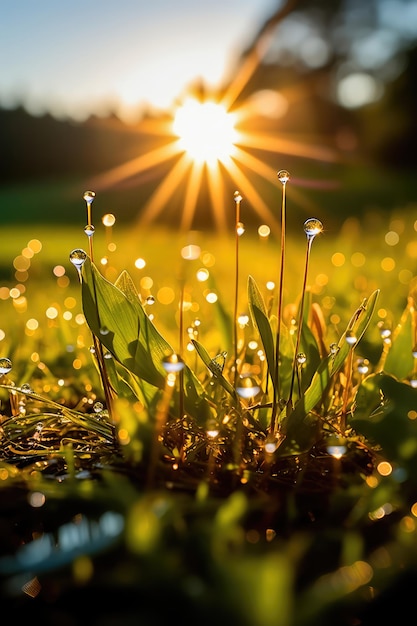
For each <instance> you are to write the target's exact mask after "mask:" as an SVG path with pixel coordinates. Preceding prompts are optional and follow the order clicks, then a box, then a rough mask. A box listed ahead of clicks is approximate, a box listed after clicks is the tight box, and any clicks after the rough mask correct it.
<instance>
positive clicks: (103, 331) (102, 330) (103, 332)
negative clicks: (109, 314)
mask: <svg viewBox="0 0 417 626" xmlns="http://www.w3.org/2000/svg"><path fill="white" fill-rule="evenodd" d="M109 332H110V331H109V329H108V328H107V326H102V327H101V328H100V335H108V334H109Z"/></svg>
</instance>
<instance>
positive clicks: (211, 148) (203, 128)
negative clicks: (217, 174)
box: [172, 97, 239, 166]
mask: <svg viewBox="0 0 417 626" xmlns="http://www.w3.org/2000/svg"><path fill="white" fill-rule="evenodd" d="M236 122H237V119H236V115H235V114H234V113H232V112H230V111H227V109H226V108H225V107H224V106H223V105H222V104H220V103H218V102H215V101H205V102H200V101H199V100H196V99H195V98H191V97H190V98H187V99H186V100H185V101H184V102H183V103H182V104H181V106H179V107H178V108H177V110H176V112H175V114H174V120H173V125H172V129H173V132H174V134H175V135H176V136H177V137H178V138H179V148H182V149H183V150H184V151H185V152H186V153H188V155H189V156H190V157H191V158H192V159H193V160H195V161H196V162H197V163H206V164H207V165H208V166H210V165H211V166H213V165H215V164H216V162H217V161H220V162H222V163H225V162H226V161H227V160H228V159H229V158H230V157H233V155H234V154H235V153H236V143H237V141H238V139H239V135H238V132H237V130H236Z"/></svg>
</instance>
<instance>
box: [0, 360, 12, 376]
mask: <svg viewBox="0 0 417 626" xmlns="http://www.w3.org/2000/svg"><path fill="white" fill-rule="evenodd" d="M11 369H12V362H11V360H10V359H8V358H6V357H2V358H0V375H2V374H8V373H9V372H10V371H11Z"/></svg>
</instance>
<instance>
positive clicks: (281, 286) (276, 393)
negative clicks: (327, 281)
mask: <svg viewBox="0 0 417 626" xmlns="http://www.w3.org/2000/svg"><path fill="white" fill-rule="evenodd" d="M280 174H281V172H278V178H280ZM285 174H287V175H288V176H286V177H285V178H282V179H280V180H281V182H282V202H281V266H280V275H279V288H278V305H277V335H276V342H275V371H274V372H273V375H274V385H273V388H274V390H273V396H274V399H273V403H272V416H271V433H274V432H275V424H276V418H277V413H278V405H279V396H280V393H279V348H280V332H281V318H282V300H283V292H284V267H285V188H286V184H287V180H288V179H289V174H288V172H286V173H285Z"/></svg>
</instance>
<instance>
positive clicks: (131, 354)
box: [82, 257, 209, 420]
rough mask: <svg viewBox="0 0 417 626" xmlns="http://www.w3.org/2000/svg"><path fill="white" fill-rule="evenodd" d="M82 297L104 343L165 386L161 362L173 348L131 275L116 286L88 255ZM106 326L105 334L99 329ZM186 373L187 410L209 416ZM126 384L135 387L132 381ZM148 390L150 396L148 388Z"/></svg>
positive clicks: (200, 390)
mask: <svg viewBox="0 0 417 626" xmlns="http://www.w3.org/2000/svg"><path fill="white" fill-rule="evenodd" d="M116 285H117V286H116ZM82 296H83V310H84V315H85V318H86V320H87V323H88V325H89V327H90V329H91V330H92V332H93V333H94V334H95V335H96V336H97V337H98V338H99V339H100V341H101V342H102V344H103V345H104V346H105V347H106V348H107V349H108V350H109V351H110V352H111V353H112V354H113V355H114V357H115V358H116V359H117V360H118V361H119V362H120V363H121V364H122V365H123V366H124V367H125V368H126V369H127V370H129V372H131V373H132V374H135V375H136V376H137V377H138V378H139V379H140V380H144V381H146V382H147V383H149V384H151V385H153V386H155V387H158V388H159V389H162V388H163V387H164V385H165V377H166V372H165V370H164V367H163V364H162V362H163V359H164V357H166V356H167V355H168V354H172V353H173V349H172V347H171V346H170V344H169V343H168V342H167V341H166V340H165V339H164V338H163V337H162V335H161V334H160V333H159V331H158V330H157V328H156V327H155V326H154V324H153V323H152V321H151V320H150V319H149V317H148V315H147V314H146V312H145V310H144V308H143V307H142V304H141V302H140V299H139V294H138V293H137V291H136V288H135V286H134V283H133V281H132V279H131V277H130V276H129V274H128V273H127V272H126V271H123V272H122V273H121V274H120V276H119V278H118V279H117V281H116V284H115V285H113V284H112V283H110V282H109V281H108V280H107V279H106V278H104V276H103V275H102V274H101V273H100V272H99V271H98V269H97V268H96V266H95V265H94V264H93V263H91V260H90V259H89V257H87V259H86V262H85V263H84V266H83V283H82ZM103 327H105V328H106V333H105V334H103V333H102V332H100V329H102V328H103ZM183 376H184V383H185V384H184V392H185V399H186V403H185V408H186V410H187V411H189V412H191V413H192V414H193V415H195V416H197V417H198V419H202V420H204V419H206V417H207V416H208V414H209V408H208V403H207V401H206V400H205V398H204V389H203V386H202V385H201V383H200V381H199V380H198V378H197V377H196V376H195V374H194V373H193V372H192V371H191V370H190V368H189V367H188V366H185V367H184V372H183ZM127 378H128V377H127ZM124 383H125V384H126V385H127V386H128V387H129V388H131V389H133V388H134V385H133V384H132V381H131V380H130V381H129V380H128V379H126V380H124ZM137 384H139V381H137ZM145 390H146V396H147V397H148V398H149V389H147V388H146V387H145ZM142 391H143V390H142Z"/></svg>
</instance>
